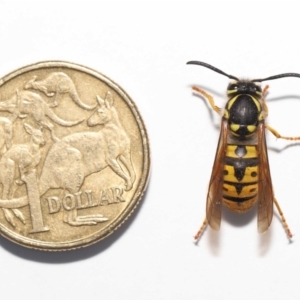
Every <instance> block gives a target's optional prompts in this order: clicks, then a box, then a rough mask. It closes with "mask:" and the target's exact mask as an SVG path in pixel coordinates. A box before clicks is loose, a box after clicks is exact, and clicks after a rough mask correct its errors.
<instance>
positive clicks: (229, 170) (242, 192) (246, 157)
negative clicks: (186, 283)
mask: <svg viewBox="0 0 300 300" xmlns="http://www.w3.org/2000/svg"><path fill="white" fill-rule="evenodd" d="M257 192H258V155H257V148H256V146H255V145H227V150H226V157H225V166H224V183H223V203H224V204H225V205H226V206H227V207H228V208H229V209H230V210H232V211H234V212H238V213H243V212H245V211H247V210H248V209H250V208H251V207H252V206H253V204H254V203H255V201H256V200H257Z"/></svg>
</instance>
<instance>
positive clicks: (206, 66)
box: [186, 60, 239, 81]
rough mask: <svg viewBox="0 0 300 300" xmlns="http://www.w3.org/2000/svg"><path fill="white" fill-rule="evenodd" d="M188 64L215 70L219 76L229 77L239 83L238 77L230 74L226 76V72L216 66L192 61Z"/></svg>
mask: <svg viewBox="0 0 300 300" xmlns="http://www.w3.org/2000/svg"><path fill="white" fill-rule="evenodd" d="M186 64H187V65H199V66H202V67H205V68H208V69H211V70H213V71H215V72H217V73H219V74H222V75H225V76H227V77H228V78H230V79H234V80H237V81H239V79H238V78H237V77H235V76H232V75H229V74H226V73H225V72H223V71H221V70H220V69H218V68H216V67H214V66H211V65H209V64H207V63H205V62H202V61H196V60H192V61H188V62H187V63H186Z"/></svg>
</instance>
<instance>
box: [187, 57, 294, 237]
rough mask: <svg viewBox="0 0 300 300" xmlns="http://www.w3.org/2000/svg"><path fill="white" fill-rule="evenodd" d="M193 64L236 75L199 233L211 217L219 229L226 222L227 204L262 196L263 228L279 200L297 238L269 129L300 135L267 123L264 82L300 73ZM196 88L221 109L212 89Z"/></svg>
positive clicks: (244, 204) (238, 207)
mask: <svg viewBox="0 0 300 300" xmlns="http://www.w3.org/2000/svg"><path fill="white" fill-rule="evenodd" d="M187 64H194V65H200V66H203V67H206V68H209V69H211V70H213V71H215V72H217V73H220V74H222V75H225V76H227V77H228V78H230V79H233V82H231V83H229V85H228V88H227V96H228V101H227V103H226V106H225V109H224V112H223V115H222V121H221V132H220V137H219V143H218V148H217V152H216V156H215V162H214V166H213V170H212V175H211V179H210V182H209V190H208V194H207V202H206V217H205V220H204V222H203V224H202V226H201V228H200V229H199V231H198V232H197V234H196V235H195V239H196V240H198V239H199V238H200V236H201V234H202V233H203V231H204V229H205V227H206V225H207V223H208V224H209V225H210V227H211V228H213V229H215V230H218V229H219V228H220V223H221V212H222V204H224V205H225V206H226V207H227V208H229V209H230V210H231V211H233V212H236V213H244V212H246V211H248V210H249V209H250V208H251V207H252V206H253V205H254V204H255V203H256V202H258V216H257V226H258V232H260V233H263V232H265V231H266V230H267V229H268V228H269V226H270V224H271V221H272V217H273V203H274V204H275V206H276V207H277V209H278V212H279V214H280V217H281V220H282V223H283V226H284V228H285V230H286V233H287V235H288V237H289V238H291V237H292V234H291V231H290V229H289V227H288V225H287V223H286V220H285V218H284V216H283V212H282V210H281V208H280V206H279V204H278V202H277V200H276V199H275V197H274V193H273V187H272V181H271V175H270V169H269V162H268V154H267V146H266V137H265V129H268V130H269V131H271V132H272V133H273V134H274V135H275V136H276V137H277V138H282V139H286V140H300V137H288V136H281V135H280V134H279V133H278V132H277V131H276V130H275V129H273V128H272V127H270V126H269V125H267V124H265V119H266V117H267V116H268V108H267V105H266V102H265V96H266V93H267V90H268V86H266V87H265V88H264V89H263V90H262V89H261V87H260V85H259V82H262V81H267V80H273V79H278V78H283V77H300V74H297V73H284V74H279V75H275V76H271V77H267V78H263V79H254V80H240V79H238V78H237V77H235V76H232V75H228V74H226V73H225V72H223V71H221V70H219V69H217V68H215V67H213V66H211V65H209V64H207V63H204V62H200V61H189V62H188V63H187ZM193 90H195V91H196V92H198V93H200V94H201V95H203V96H204V97H205V98H206V99H207V100H208V102H209V104H210V106H211V107H212V109H213V110H214V111H216V112H217V113H218V114H221V109H220V108H219V107H218V106H216V105H215V103H214V99H213V97H212V96H211V95H209V94H208V93H206V92H205V91H204V90H202V89H200V88H198V87H193Z"/></svg>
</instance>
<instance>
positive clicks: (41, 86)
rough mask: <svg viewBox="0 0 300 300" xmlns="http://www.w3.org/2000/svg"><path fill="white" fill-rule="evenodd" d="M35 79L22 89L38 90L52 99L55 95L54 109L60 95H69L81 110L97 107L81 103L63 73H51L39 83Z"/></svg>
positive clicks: (72, 85) (70, 80)
mask: <svg viewBox="0 0 300 300" xmlns="http://www.w3.org/2000/svg"><path fill="white" fill-rule="evenodd" d="M36 78H37V76H34V77H33V79H31V80H29V81H28V82H27V83H26V84H25V86H24V88H25V89H35V90H39V91H41V92H43V93H44V94H46V95H47V96H48V97H53V96H54V95H55V98H54V102H53V103H52V104H51V107H56V106H57V105H58V102H59V100H60V98H61V95H62V94H69V95H70V97H71V98H72V100H73V101H74V102H75V103H76V104H77V105H78V106H79V107H81V108H84V109H87V110H92V109H94V108H95V107H96V106H97V104H95V105H92V106H90V105H87V104H85V103H83V102H82V101H81V100H80V98H79V95H78V93H77V90H76V87H75V84H74V82H73V81H72V79H71V78H70V77H69V76H68V75H67V74H65V73H63V72H54V73H51V74H50V75H49V76H47V77H46V78H45V79H43V80H39V81H36Z"/></svg>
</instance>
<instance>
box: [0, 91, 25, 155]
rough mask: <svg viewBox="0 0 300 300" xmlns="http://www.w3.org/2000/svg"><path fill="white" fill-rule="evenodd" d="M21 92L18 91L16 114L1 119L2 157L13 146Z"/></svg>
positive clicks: (0, 144) (0, 142)
mask: <svg viewBox="0 0 300 300" xmlns="http://www.w3.org/2000/svg"><path fill="white" fill-rule="evenodd" d="M19 101H20V100H19V92H18V90H17V105H16V107H15V110H14V112H13V113H12V115H11V116H10V117H8V118H6V117H0V155H2V154H3V153H4V152H6V151H7V150H8V149H10V148H11V146H12V138H13V128H12V127H13V123H14V122H15V121H16V119H17V118H18V115H19V107H18V106H19ZM4 146H5V147H4Z"/></svg>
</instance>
